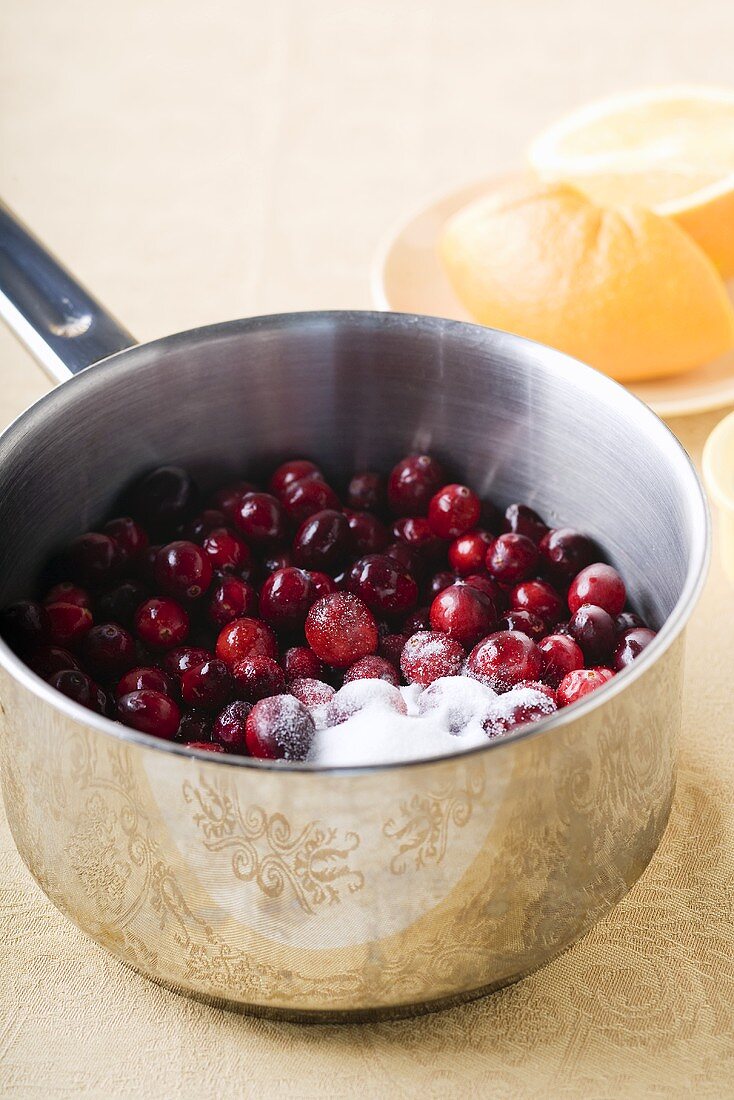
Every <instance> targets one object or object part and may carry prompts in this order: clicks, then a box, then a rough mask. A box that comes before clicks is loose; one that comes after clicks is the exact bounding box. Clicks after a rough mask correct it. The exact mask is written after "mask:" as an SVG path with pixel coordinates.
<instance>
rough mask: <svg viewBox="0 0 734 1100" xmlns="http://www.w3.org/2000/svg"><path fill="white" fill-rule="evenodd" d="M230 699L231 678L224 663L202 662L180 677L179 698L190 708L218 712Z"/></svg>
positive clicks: (215, 661)
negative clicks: (202, 708) (201, 708)
mask: <svg viewBox="0 0 734 1100" xmlns="http://www.w3.org/2000/svg"><path fill="white" fill-rule="evenodd" d="M231 697H232V677H231V676H230V674H229V669H228V668H227V666H226V665H225V663H224V661H219V660H217V659H216V658H215V659H214V660H211V661H204V663H203V664H201V665H196V667H195V668H189V669H187V670H186V672H184V674H183V676H182V677H181V698H182V699H183V701H184V702H185V703H188V705H189V706H190V707H204V708H205V709H207V710H219V709H221V708H222V707H223V706H224V704H225V703H226V702H227V700H228V699H231Z"/></svg>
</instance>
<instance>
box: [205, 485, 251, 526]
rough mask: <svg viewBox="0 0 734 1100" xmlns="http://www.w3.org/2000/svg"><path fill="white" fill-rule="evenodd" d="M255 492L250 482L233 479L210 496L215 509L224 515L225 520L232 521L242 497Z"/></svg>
mask: <svg viewBox="0 0 734 1100" xmlns="http://www.w3.org/2000/svg"><path fill="white" fill-rule="evenodd" d="M256 492H257V489H256V487H255V486H254V485H253V484H252V482H250V481H235V482H233V483H232V484H230V485H225V486H223V487H222V488H221V489H219V490H217V492H216V493H215V494H214V496H213V498H212V504H213V505H214V508H215V509H217V511H219V512H221V513H222V514H223V515H224V517H225V520H228V521H229V522H230V523H234V522H235V519H236V516H237V514H238V512H239V510H240V507H241V505H242V501H243V500H244V498H245V497H246V496H247V495H248V493H256ZM217 526H219V524H217Z"/></svg>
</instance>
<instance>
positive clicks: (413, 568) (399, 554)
mask: <svg viewBox="0 0 734 1100" xmlns="http://www.w3.org/2000/svg"><path fill="white" fill-rule="evenodd" d="M384 553H385V554H386V555H387V557H388V558H393V559H394V561H397V562H400V564H401V565H402V566H403V568H404V569H407V570H408V572H409V573H410V575H411V576H412V577H419V576H422V575H423V567H422V566H423V563H422V562H421V558H420V555H419V554H417V553H416V551H415V550H414V549H413V548H412V547H410V546H408V544H407V543H405V542H391V543H390V545H389V546H386V547H385V550H384Z"/></svg>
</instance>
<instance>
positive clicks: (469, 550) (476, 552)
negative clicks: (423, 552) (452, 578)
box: [449, 531, 494, 577]
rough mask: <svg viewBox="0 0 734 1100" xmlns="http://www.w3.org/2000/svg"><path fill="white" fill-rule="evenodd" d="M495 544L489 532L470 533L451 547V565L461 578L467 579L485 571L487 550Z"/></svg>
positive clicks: (455, 541)
mask: <svg viewBox="0 0 734 1100" xmlns="http://www.w3.org/2000/svg"><path fill="white" fill-rule="evenodd" d="M493 542H494V539H493V538H492V536H491V535H490V534H489V532H488V531H469V532H467V534H465V535H459V537H458V538H456V539H454V541H453V542H452V543H451V545H450V546H449V565H450V566H451V568H452V569H453V570H454V572H455V573H458V574H459V575H460V576H462V577H465V576H468V575H469V574H471V573H477V572H479V571H480V570H481V569H484V562H485V559H486V557H487V550H488V549H489V547H490V546H491V545H492V543H493Z"/></svg>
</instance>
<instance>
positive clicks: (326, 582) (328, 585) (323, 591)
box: [308, 569, 338, 600]
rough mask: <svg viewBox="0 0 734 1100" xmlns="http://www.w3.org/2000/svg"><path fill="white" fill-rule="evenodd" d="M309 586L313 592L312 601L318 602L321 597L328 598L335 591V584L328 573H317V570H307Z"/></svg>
mask: <svg viewBox="0 0 734 1100" xmlns="http://www.w3.org/2000/svg"><path fill="white" fill-rule="evenodd" d="M308 575H309V577H310V578H311V585H312V587H313V591H314V599H315V600H320V599H321V597H322V596H330V595H331V593H332V592H336V591H337V587H338V586H337V583H336V581H335V580H334V578H333V577H330V576H329V574H328V573H319V572H318V570H313V569H311V570H309V573H308Z"/></svg>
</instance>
